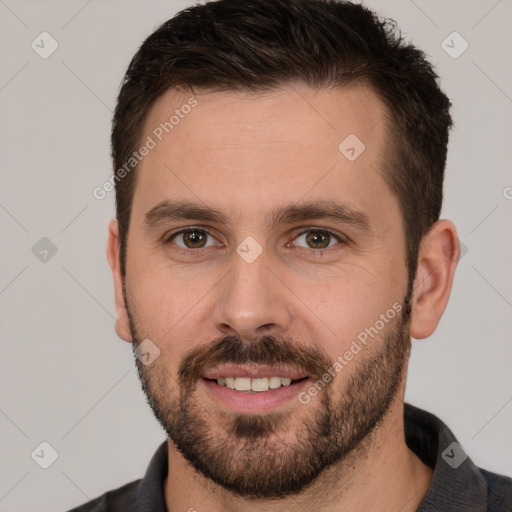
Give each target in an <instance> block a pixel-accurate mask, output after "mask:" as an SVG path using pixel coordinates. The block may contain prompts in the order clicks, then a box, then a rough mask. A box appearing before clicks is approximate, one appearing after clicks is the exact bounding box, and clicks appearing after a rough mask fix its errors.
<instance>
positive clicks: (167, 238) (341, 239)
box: [164, 226, 348, 256]
mask: <svg viewBox="0 0 512 512" xmlns="http://www.w3.org/2000/svg"><path fill="white" fill-rule="evenodd" d="M194 231H198V232H200V233H205V234H206V235H207V236H211V237H212V238H215V237H214V236H213V235H212V234H211V233H210V232H209V231H208V230H207V229H204V228H199V227H193V226H192V227H187V228H183V229H180V230H179V231H176V232H174V233H171V234H170V235H169V236H165V237H164V238H165V243H166V244H169V243H171V242H172V240H173V239H174V238H176V237H178V236H179V235H183V234H185V233H190V232H194ZM309 232H317V233H321V234H328V235H330V236H332V237H334V238H335V239H337V240H338V242H339V243H341V244H345V243H347V242H348V239H347V238H346V237H344V236H341V235H338V234H336V233H334V232H333V231H331V230H330V229H326V228H317V227H314V226H309V227H307V228H304V229H303V230H302V231H300V232H298V233H296V234H295V236H294V238H293V241H294V240H296V239H297V238H298V237H300V236H302V235H303V234H305V233H309ZM210 247H213V246H209V247H200V248H198V249H186V248H184V247H180V246H177V245H176V246H175V249H174V250H176V251H178V252H181V253H183V254H187V255H191V254H194V255H196V256H201V254H202V252H203V251H202V250H203V249H209V248H210ZM333 247H335V246H333ZM299 249H306V250H307V248H306V247H299ZM329 249H332V247H326V248H324V249H313V248H310V250H311V251H312V252H314V253H316V254H318V253H320V254H323V253H324V252H325V251H327V250H329Z"/></svg>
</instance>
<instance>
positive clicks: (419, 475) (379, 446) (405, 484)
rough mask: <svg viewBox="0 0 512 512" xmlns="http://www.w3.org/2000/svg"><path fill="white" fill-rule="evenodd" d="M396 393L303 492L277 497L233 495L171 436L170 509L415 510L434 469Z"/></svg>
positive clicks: (167, 500)
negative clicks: (419, 449)
mask: <svg viewBox="0 0 512 512" xmlns="http://www.w3.org/2000/svg"><path fill="white" fill-rule="evenodd" d="M402 391H403V390H402ZM396 398H397V399H396V400H395V402H394V403H393V405H392V406H391V409H390V410H389V412H388V414H387V415H386V417H385V418H384V419H383V421H382V423H381V425H380V426H379V428H377V429H376V430H375V431H374V432H373V433H372V434H371V435H370V436H368V438H366V439H365V440H363V442H362V443H361V444H360V446H359V447H358V448H357V449H356V450H354V451H353V452H352V453H351V454H350V455H349V456H347V457H346V458H345V459H343V460H342V461H340V462H339V463H338V464H337V465H335V466H333V467H331V468H329V469H327V470H325V471H324V473H322V475H321V476H320V477H319V478H318V479H317V480H316V481H315V482H314V483H313V484H312V485H311V486H310V487H308V489H307V490H305V491H304V492H302V493H300V494H298V495H294V496H290V497H287V498H284V499H282V500H278V501H277V500H276V501H254V500H246V499H243V498H240V497H237V496H234V495H233V494H232V493H230V492H228V491H226V490H225V489H222V488H220V487H219V486H217V485H216V484H214V483H213V482H211V481H210V480H208V479H207V478H205V477H203V476H202V475H200V474H199V473H197V472H196V471H195V470H194V469H193V468H192V467H191V466H190V465H189V464H188V462H187V461H186V460H185V459H184V458H183V456H182V455H181V454H180V453H179V452H178V451H177V450H176V447H175V446H174V444H173V443H172V441H171V440H170V439H168V447H169V474H168V477H167V479H166V481H165V485H164V494H165V503H166V507H167V510H187V511H188V510H190V511H191V512H192V511H194V510H208V511H211V512H220V511H223V512H235V511H237V510H244V511H247V512H260V511H268V512H273V511H277V510H279V511H280V512H287V511H296V510H297V509H298V510H301V509H304V510H306V509H310V510H316V511H318V512H334V511H341V510H352V511H366V510H400V512H413V511H415V510H417V508H418V506H419V504H420V503H421V500H422V499H423V497H424V495H425V493H426V491H427V489H428V487H429V485H430V481H431V480H432V475H433V470H432V469H431V468H429V467H428V466H426V465H425V464H424V463H423V462H422V461H421V460H420V459H419V458H418V457H417V456H416V455H415V454H414V453H413V452H412V451H411V450H409V448H408V447H407V445H406V443H405V435H404V422H403V392H402V393H399V394H398V395H397V397H396ZM248 470H250V469H249V468H248Z"/></svg>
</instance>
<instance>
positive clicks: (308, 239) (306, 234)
mask: <svg viewBox="0 0 512 512" xmlns="http://www.w3.org/2000/svg"><path fill="white" fill-rule="evenodd" d="M297 240H300V241H302V243H305V244H306V245H301V244H298V243H297ZM340 241H341V239H340V238H339V237H338V236H337V235H335V234H334V233H331V232H330V231H326V230H320V229H310V230H309V231H303V232H302V233H300V234H299V236H298V237H297V238H296V239H295V240H294V242H293V245H295V246H299V247H306V248H307V249H328V248H329V247H332V246H333V245H336V243H332V242H340Z"/></svg>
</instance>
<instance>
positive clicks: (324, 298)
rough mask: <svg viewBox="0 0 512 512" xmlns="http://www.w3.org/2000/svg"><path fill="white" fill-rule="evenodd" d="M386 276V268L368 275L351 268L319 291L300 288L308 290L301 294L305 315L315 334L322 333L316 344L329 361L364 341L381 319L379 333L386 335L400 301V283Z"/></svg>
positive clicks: (315, 288) (388, 273) (401, 294)
mask: <svg viewBox="0 0 512 512" xmlns="http://www.w3.org/2000/svg"><path fill="white" fill-rule="evenodd" d="M381 272H382V273H381ZM389 276H390V269H389V268H387V269H386V270H385V271H384V270H382V271H377V272H371V273H370V272H368V271H366V270H363V269H361V268H359V269H357V270H356V269H354V268H352V269H350V270H347V271H346V272H342V273H340V274H338V275H337V276H336V277H335V278H331V279H330V280H329V282H327V281H326V283H324V284H325V286H323V287H322V286H318V287H317V286H315V287H314V288H313V289H312V288H311V287H309V288H304V290H306V289H309V290H310V291H309V293H308V294H303V296H304V297H307V299H305V302H306V304H307V306H308V310H309V313H307V315H308V317H310V318H316V320H315V324H316V326H317V328H316V329H315V331H316V332H317V333H319V332H322V333H323V334H322V335H321V339H319V338H317V339H316V343H317V344H318V345H319V346H321V347H322V348H323V349H324V350H325V352H326V353H327V355H328V356H329V357H330V358H331V359H333V360H334V359H336V357H338V356H340V355H343V354H344V353H345V352H346V351H347V350H349V349H350V347H351V344H352V342H353V341H354V340H356V339H358V337H360V339H361V338H363V339H364V337H365V333H367V332H368V331H367V330H368V329H372V328H374V326H375V324H376V322H378V324H377V327H379V326H381V323H382V320H381V315H384V316H385V317H386V318H385V320H387V322H385V328H384V329H383V330H382V332H386V331H387V328H388V327H389V323H391V320H392V319H393V318H394V317H395V316H396V315H397V312H396V311H397V309H399V308H400V307H401V301H402V299H403V293H402V292H403V290H402V286H401V285H400V284H399V283H401V281H400V282H399V281H398V280H397V281H396V282H393V279H391V278H390V277H389ZM397 283H398V284H397ZM309 284H311V283H309ZM317 284H320V283H318V282H317ZM303 285H304V283H303ZM304 286H305V285H304ZM388 311H389V313H388V314H387V312H388ZM311 312H312V313H313V316H312V313H311ZM379 331H380V329H379ZM373 332H374V331H373ZM379 336H380V333H379Z"/></svg>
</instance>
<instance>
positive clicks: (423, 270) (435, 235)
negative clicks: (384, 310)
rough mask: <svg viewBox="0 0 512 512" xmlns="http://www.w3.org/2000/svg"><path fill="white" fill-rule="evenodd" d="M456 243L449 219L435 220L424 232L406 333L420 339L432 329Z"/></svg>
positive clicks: (443, 300)
mask: <svg viewBox="0 0 512 512" xmlns="http://www.w3.org/2000/svg"><path fill="white" fill-rule="evenodd" d="M459 254H460V244H459V239H458V237H457V230H456V229H455V226H454V225H453V223H452V222H450V221H449V220H445V219H443V220H439V221H437V222H436V223H435V224H434V225H433V226H432V228H431V229H430V230H429V232H428V233H427V234H426V235H425V236H424V238H423V240H422V242H421V245H420V249H419V254H418V268H417V272H416V278H415V280H414V292H413V297H412V314H411V324H410V333H411V336H412V337H413V338H416V339H423V338H427V337H428V336H430V335H431V334H432V333H433V332H434V331H435V329H436V327H437V324H438V323H439V320H440V319H441V316H442V315H443V313H444V310H445V308H446V305H447V304H448V298H449V297H450V292H451V289H452V283H453V276H454V274H455V268H456V267H457V263H458V261H459Z"/></svg>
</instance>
